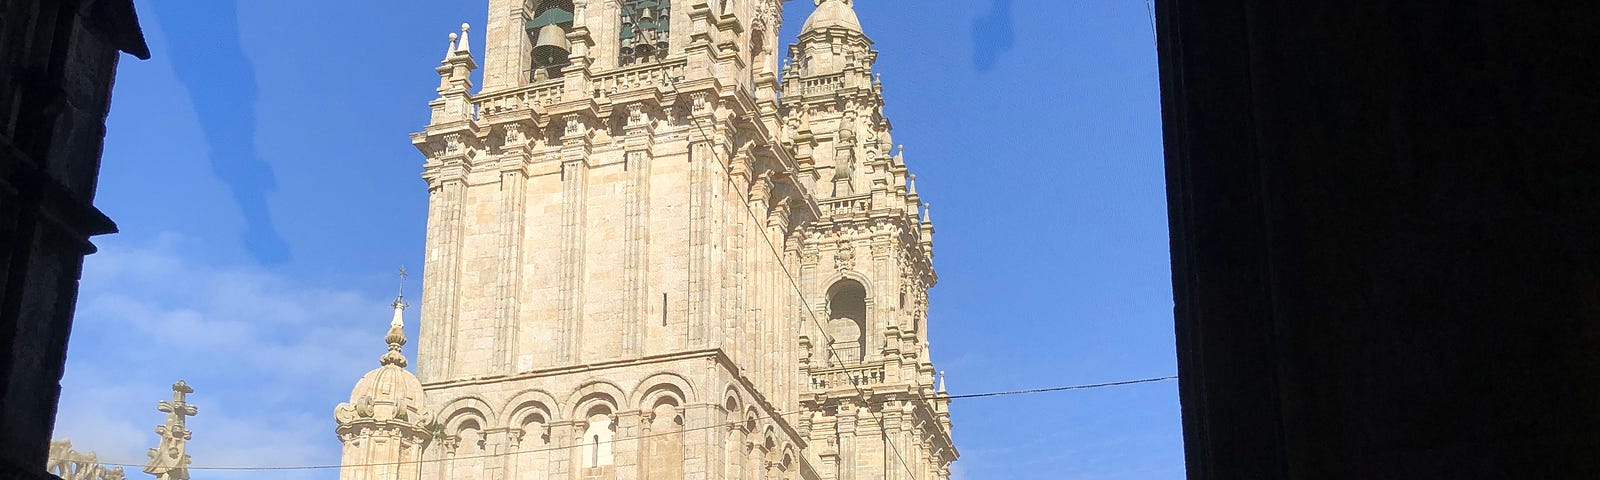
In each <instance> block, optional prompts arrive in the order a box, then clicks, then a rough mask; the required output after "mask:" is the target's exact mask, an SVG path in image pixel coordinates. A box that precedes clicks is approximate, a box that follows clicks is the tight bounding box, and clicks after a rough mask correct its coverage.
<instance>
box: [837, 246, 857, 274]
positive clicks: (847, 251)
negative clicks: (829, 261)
mask: <svg viewBox="0 0 1600 480" xmlns="http://www.w3.org/2000/svg"><path fill="white" fill-rule="evenodd" d="M855 266H856V247H855V246H853V245H851V244H850V241H848V240H843V241H840V242H839V249H838V250H836V251H834V253H833V268H834V269H836V270H840V271H844V270H849V269H852V268H855Z"/></svg>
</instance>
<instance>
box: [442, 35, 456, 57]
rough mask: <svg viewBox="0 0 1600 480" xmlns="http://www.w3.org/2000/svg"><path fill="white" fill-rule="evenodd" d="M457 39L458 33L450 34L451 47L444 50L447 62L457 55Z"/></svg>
mask: <svg viewBox="0 0 1600 480" xmlns="http://www.w3.org/2000/svg"><path fill="white" fill-rule="evenodd" d="M456 38H457V36H456V32H450V47H449V48H446V49H444V59H445V60H450V56H451V55H455V54H456Z"/></svg>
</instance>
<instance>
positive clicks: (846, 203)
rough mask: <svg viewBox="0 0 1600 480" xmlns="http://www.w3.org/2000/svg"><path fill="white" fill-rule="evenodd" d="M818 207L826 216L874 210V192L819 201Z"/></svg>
mask: <svg viewBox="0 0 1600 480" xmlns="http://www.w3.org/2000/svg"><path fill="white" fill-rule="evenodd" d="M817 207H818V209H819V210H821V211H822V216H825V217H834V216H846V215H855V214H864V213H867V211H869V210H872V194H870V193H863V194H860V195H852V196H848V197H839V198H830V199H827V200H823V201H820V202H817Z"/></svg>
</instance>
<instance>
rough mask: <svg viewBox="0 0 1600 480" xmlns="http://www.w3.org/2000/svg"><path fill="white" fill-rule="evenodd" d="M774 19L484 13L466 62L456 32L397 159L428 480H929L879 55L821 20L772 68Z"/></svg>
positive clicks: (522, 9) (530, 2) (530, 5)
mask: <svg viewBox="0 0 1600 480" xmlns="http://www.w3.org/2000/svg"><path fill="white" fill-rule="evenodd" d="M781 8H782V4H781V3H780V1H779V0H490V1H489V16H488V21H487V23H486V24H485V25H484V27H483V28H482V32H483V34H482V42H481V44H482V46H483V50H482V53H483V55H482V57H481V59H480V57H478V56H477V55H475V53H474V50H473V45H474V44H477V43H479V42H478V41H477V39H476V38H475V37H474V31H473V30H472V29H470V28H469V27H467V26H465V25H464V26H463V27H462V29H461V31H460V32H459V33H452V34H451V35H450V43H449V46H448V48H447V49H446V54H445V57H444V59H443V60H442V61H441V62H440V64H439V66H438V67H437V68H436V72H438V74H439V77H440V81H439V86H438V89H437V92H438V97H437V98H436V99H435V100H433V101H432V102H430V103H429V110H430V121H429V123H428V125H427V127H426V128H425V129H424V130H423V131H421V132H418V133H415V134H413V135H412V136H411V140H412V143H413V144H414V145H415V146H416V147H417V148H418V150H420V151H421V152H422V153H423V156H424V157H425V162H424V163H423V166H422V177H423V179H424V180H425V181H426V183H427V188H428V195H429V202H428V229H427V243H426V249H427V252H426V265H425V268H426V270H425V272H424V278H423V298H422V301H421V303H422V305H421V306H422V319H421V334H420V335H419V338H418V353H417V378H418V379H419V380H420V383H421V388H422V390H423V392H424V396H425V397H426V406H427V407H428V409H427V410H428V411H429V412H435V415H434V416H433V417H432V418H433V419H434V422H435V423H433V424H432V425H430V427H429V428H430V432H432V436H433V437H432V438H431V439H430V441H428V442H426V443H425V444H423V445H425V449H424V450H423V451H422V453H421V459H420V460H419V462H418V470H417V475H418V476H419V477H420V478H421V479H426V480H435V479H439V480H443V479H451V480H457V479H465V480H480V479H481V480H530V479H539V480H586V479H627V480H632V479H649V480H665V479H673V480H677V479H706V480H711V479H756V478H764V479H840V480H866V479H868V478H874V479H876V478H895V479H902V478H904V479H909V478H916V479H918V480H921V479H937V478H943V475H944V474H945V473H946V472H947V469H946V467H947V466H948V464H949V462H950V461H951V460H953V459H954V458H955V451H954V448H953V447H951V446H950V441H949V434H948V432H949V422H948V410H947V408H946V407H945V405H946V404H947V401H946V400H943V399H942V398H941V396H940V395H941V394H940V392H937V391H936V390H935V389H934V388H933V368H932V364H931V363H929V360H928V351H927V346H926V345H927V342H926V340H925V339H926V334H925V332H924V330H925V328H926V326H925V321H924V319H925V312H926V309H925V305H926V290H927V288H928V287H930V286H932V284H933V281H934V276H933V273H932V268H931V264H930V262H931V259H932V256H931V253H930V252H931V246H932V245H931V235H932V233H933V230H932V225H931V224H930V223H928V222H927V220H926V218H927V217H926V213H925V209H923V208H922V207H921V203H920V201H919V200H918V198H917V196H916V193H915V191H914V188H913V187H911V186H910V179H909V175H908V174H907V173H906V168H905V163H904V159H903V157H902V156H900V155H893V156H891V155H890V154H889V149H888V145H889V144H890V141H889V124H888V121H887V120H886V119H884V118H883V115H882V98H881V93H882V88H881V86H880V85H879V84H878V83H877V82H876V81H875V80H873V78H872V73H871V67H872V62H873V60H874V56H875V55H876V53H875V52H873V51H871V49H870V47H871V42H870V41H869V40H868V39H867V37H866V36H865V35H864V34H863V33H862V32H861V28H860V24H859V22H858V21H857V20H856V15H855V12H854V10H853V7H852V6H851V3H850V2H849V1H847V0H820V1H818V2H817V10H816V12H815V13H814V14H813V15H812V18H811V20H809V21H808V22H807V27H806V28H805V30H806V33H804V34H803V35H802V37H801V40H800V43H799V44H797V45H796V46H795V48H794V49H793V50H791V52H790V55H789V56H790V61H789V65H788V66H787V67H785V70H784V71H783V72H780V71H779V67H778V55H777V52H776V51H775V46H776V45H778V41H777V40H778V37H777V32H778V27H779V22H780V19H781ZM480 61H481V65H480ZM797 64H798V65H797ZM480 66H481V72H479V70H480ZM476 73H481V79H482V87H481V89H479V90H478V91H474V90H473V89H474V82H473V78H474V75H475V74H476ZM780 73H781V74H782V75H783V76H784V81H782V82H780V78H779V75H780ZM780 92H784V93H783V96H782V97H780ZM878 418H881V419H882V420H881V421H875V420H873V419H878ZM880 425H881V427H880ZM890 443H892V444H893V446H895V447H898V448H896V450H898V451H900V452H901V456H902V457H898V458H897V457H889V456H887V455H888V454H887V453H885V452H886V451H887V450H889V449H886V448H885V446H886V445H889V444H890ZM901 458H903V460H902V459H901ZM896 460H900V461H896ZM902 464H906V465H908V467H907V468H914V469H916V470H917V471H919V472H920V473H918V474H917V475H916V476H914V477H910V476H907V475H906V469H902V468H900V465H902ZM888 465H893V466H896V469H895V470H893V471H885V470H884V468H885V466H888ZM374 480H378V479H374ZM407 480H411V479H409V478H408V479H407Z"/></svg>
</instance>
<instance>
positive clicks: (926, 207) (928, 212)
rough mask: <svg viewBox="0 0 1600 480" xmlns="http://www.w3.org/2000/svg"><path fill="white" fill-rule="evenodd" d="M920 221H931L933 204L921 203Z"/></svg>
mask: <svg viewBox="0 0 1600 480" xmlns="http://www.w3.org/2000/svg"><path fill="white" fill-rule="evenodd" d="M922 223H933V204H931V203H924V204H922Z"/></svg>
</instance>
